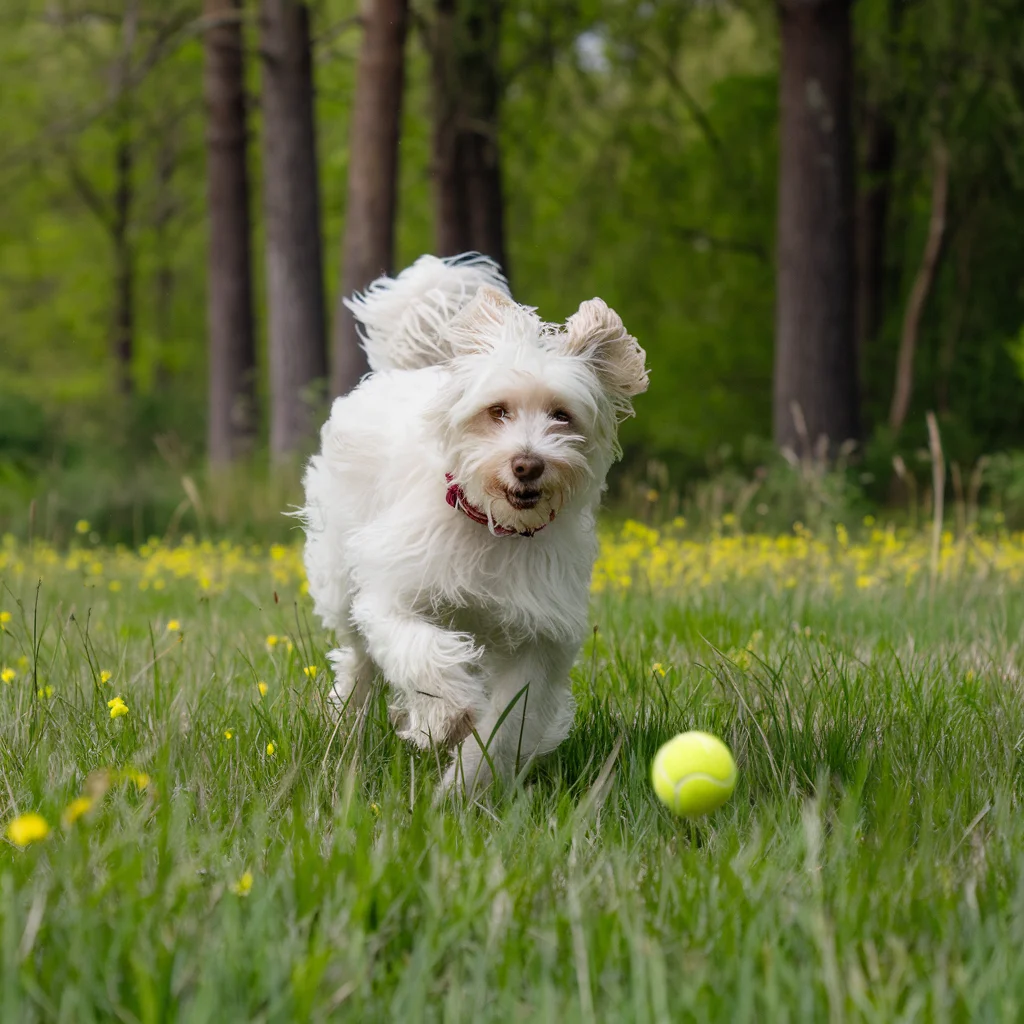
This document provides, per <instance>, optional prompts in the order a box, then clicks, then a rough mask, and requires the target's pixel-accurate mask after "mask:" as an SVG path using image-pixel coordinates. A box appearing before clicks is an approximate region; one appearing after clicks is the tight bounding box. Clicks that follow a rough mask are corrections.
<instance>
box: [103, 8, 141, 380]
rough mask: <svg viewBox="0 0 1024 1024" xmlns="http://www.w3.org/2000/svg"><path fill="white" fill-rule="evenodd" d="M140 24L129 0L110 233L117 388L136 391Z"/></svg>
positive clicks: (118, 82) (117, 72)
mask: <svg viewBox="0 0 1024 1024" xmlns="http://www.w3.org/2000/svg"><path fill="white" fill-rule="evenodd" d="M138 29H139V0H126V2H125V5H124V14H123V16H122V19H121V48H120V53H119V55H118V59H117V62H116V63H115V65H114V69H113V81H114V86H115V88H116V90H117V96H118V100H117V103H116V105H115V111H116V124H115V132H116V135H117V145H116V147H115V150H114V195H113V211H112V216H111V220H110V235H111V240H112V242H113V245H114V329H113V337H112V339H111V340H112V344H113V355H114V366H115V375H116V376H115V379H116V382H117V390H118V393H119V394H121V395H123V396H125V397H128V396H130V395H131V394H132V392H133V391H134V379H133V377H132V357H133V355H134V348H135V253H134V250H133V248H132V239H131V223H132V212H133V209H132V208H133V206H134V203H135V181H134V177H135V149H134V141H135V140H134V138H133V136H132V132H133V128H134V125H133V121H134V104H133V102H132V101H133V98H134V97H133V93H132V84H131V75H132V56H133V51H134V48H135V40H136V36H137V34H138Z"/></svg>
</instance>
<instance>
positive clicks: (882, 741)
mask: <svg viewBox="0 0 1024 1024" xmlns="http://www.w3.org/2000/svg"><path fill="white" fill-rule="evenodd" d="M1022 580H1024V535H1017V534H1010V533H1007V532H1005V531H996V532H993V533H991V534H986V535H982V534H979V533H977V532H974V531H970V530H969V531H967V532H965V533H963V534H962V535H961V536H956V537H954V536H953V535H952V534H949V533H947V534H943V535H942V536H941V537H936V538H935V543H934V544H933V542H932V538H931V537H929V536H924V535H918V534H916V533H907V532H905V531H901V530H897V529H895V528H893V527H886V526H884V525H879V524H875V523H873V522H871V521H870V520H869V521H867V522H865V523H863V524H860V523H858V524H856V525H855V526H854V525H853V524H851V526H850V528H849V530H847V529H845V528H843V527H840V528H838V529H837V530H836V531H835V534H834V535H833V534H830V535H828V536H825V537H823V536H819V535H812V534H811V533H810V532H808V531H806V530H803V529H802V528H800V527H797V529H796V530H795V531H794V532H793V533H792V534H788V535H786V536H781V537H768V536H758V535H744V534H741V533H739V532H738V531H737V527H736V524H735V523H734V522H732V521H730V520H729V518H728V517H726V519H725V520H724V521H723V522H722V523H721V524H720V525H719V527H718V528H717V529H716V530H715V531H714V532H713V533H712V534H711V535H710V536H701V537H697V536H693V535H691V533H690V532H689V530H688V528H687V526H686V524H685V523H684V522H682V521H677V522H675V523H670V524H667V525H666V526H665V527H664V528H662V529H660V530H654V529H652V528H650V527H648V526H644V525H640V524H638V523H626V524H625V525H623V526H620V527H617V528H615V529H612V528H609V530H608V532H607V534H606V536H605V538H604V542H603V547H602V555H601V559H600V562H599V564H598V566H597V569H596V572H595V580H594V598H593V622H594V633H593V637H592V639H591V641H590V642H589V643H588V645H587V647H586V649H585V651H584V653H583V655H582V656H581V658H580V660H579V663H578V665H577V667H576V669H575V674H574V689H575V692H576V694H577V699H578V709H577V715H576V725H575V728H574V730H573V732H572V734H571V736H570V738H569V739H568V740H567V741H566V742H565V744H564V745H563V746H562V748H560V750H559V751H558V752H557V753H556V754H555V755H553V756H551V757H549V758H548V759H546V760H545V761H543V762H542V763H540V764H539V765H537V766H536V767H535V768H534V769H532V770H531V771H530V772H529V773H528V774H526V776H525V777H524V778H522V779H520V780H518V782H517V784H516V785H515V786H513V787H511V788H509V789H507V790H505V791H503V792H501V793H495V794H492V796H491V797H489V798H487V799H485V800H482V801H476V802H474V803H472V804H470V805H468V806H463V805H453V804H451V803H449V804H446V805H444V806H441V807H434V806H432V795H433V790H434V787H435V785H436V781H437V779H438V776H439V772H440V767H441V766H440V763H439V762H440V759H439V758H438V757H436V756H433V755H430V754H420V753H413V752H411V751H410V750H409V749H408V748H406V747H404V746H403V745H402V744H401V743H400V742H398V741H397V740H396V739H395V738H394V736H393V735H392V733H391V731H390V727H389V725H388V723H387V714H386V698H385V697H384V695H383V694H377V696H376V697H375V699H374V703H373V706H372V713H371V715H370V716H369V719H368V721H367V723H366V727H365V730H364V731H363V732H362V734H360V733H359V732H357V731H355V730H352V729H350V728H348V726H347V725H346V724H345V723H339V722H337V721H336V720H335V719H334V718H333V717H332V715H331V714H330V713H329V711H328V709H327V708H326V706H325V703H324V696H325V694H326V692H327V689H328V680H327V676H326V673H325V661H324V652H325V650H327V649H328V648H329V639H330V638H329V637H328V636H326V635H325V634H324V632H323V631H322V630H320V629H319V628H318V626H317V625H316V624H315V623H314V622H313V621H312V620H311V617H310V609H309V603H308V598H307V597H306V596H305V594H304V592H303V591H304V586H303V574H302V569H301V564H300V561H299V549H298V548H297V547H295V546H291V545H275V546H271V547H265V548H260V547H253V546H245V545H238V544H232V543H228V542H224V543H221V544H216V543H208V542H199V541H191V540H187V539H186V541H185V542H184V543H182V544H179V545H176V546H173V547H172V546H167V545H165V544H163V543H161V542H159V541H151V542H149V543H148V544H145V545H143V546H142V547H141V548H139V549H137V550H132V549H127V548H118V549H112V548H104V547H101V546H100V545H99V544H98V542H97V539H96V538H95V537H94V536H92V535H91V531H90V527H89V525H88V524H87V523H84V522H82V523H80V524H79V527H78V533H77V535H76V539H75V541H74V542H73V543H72V544H71V546H70V548H64V549H61V550H57V549H54V548H51V547H48V546H46V545H45V544H35V545H33V546H32V547H27V546H25V545H23V544H19V543H18V542H16V541H14V539H13V538H10V537H8V538H5V539H4V540H3V542H2V544H0V831H2V832H3V834H4V837H5V840H6V841H4V842H2V843H0V947H2V959H0V1019H2V1020H3V1021H4V1022H5V1024H6V1022H16V1021H37V1020H39V1021H42V1020H60V1021H74V1022H76V1024H77V1022H88V1021H94V1020H123V1021H144V1022H150V1021H172V1020H180V1021H189V1022H192V1021H240V1020H253V1021H306V1020H326V1019H336V1020H344V1019H351V1020H359V1021H376V1020H380V1021H391V1020H407V1021H419V1020H428V1021H434V1020H436V1021H442V1020H443V1021H470V1020H471V1021H474V1022H479V1021H491V1020H493V1021H502V1022H509V1021H524V1022H525V1021H552V1020H557V1021H559V1022H560V1024H568V1022H574V1021H584V1022H587V1021H637V1022H661V1021H688V1020H689V1021H729V1022H741V1021H768V1020H770V1021H825V1020H827V1021H829V1022H838V1021H860V1020H863V1021H886V1022H889V1021H903V1020H906V1021H911V1020H914V1021H916V1020H921V1021H933V1020H934V1021H943V1020H948V1021H960V1020H967V1019H969V1020H973V1021H989V1020H991V1021H996V1020H1019V1019H1020V1018H1021V1016H1022V1014H1024V817H1022V815H1021V813H1020V809H1019V803H1020V799H1021V796H1022V793H1024V776H1022V754H1021V748H1022V744H1024V709H1022V702H1021V690H1022V684H1021V669H1022V652H1021V642H1022V622H1024V598H1022V590H1021V583H1022ZM687 728H702V729H707V730H709V731H711V732H714V733H717V734H718V735H720V736H722V737H723V738H724V739H725V740H726V742H727V743H729V745H730V746H731V747H732V749H733V751H734V753H735V755H736V759H737V762H738V765H739V772H740V774H739V783H738V787H737V791H736V794H735V796H734V798H733V799H732V800H731V801H730V802H729V803H728V804H727V805H726V806H725V807H724V808H723V809H721V810H720V811H718V812H716V813H715V814H714V815H713V816H710V817H708V818H706V819H702V820H699V821H697V822H692V823H691V822H685V821H681V820H679V819H676V818H673V817H672V816H671V815H670V814H669V813H668V812H667V811H665V810H664V809H663V808H661V807H660V805H659V804H658V803H657V801H656V800H655V798H654V796H653V793H652V791H651V789H650V786H649V782H648V770H649V764H650V760H651V758H652V756H653V754H654V752H655V750H656V749H657V747H658V746H659V744H660V743H662V742H663V741H664V740H666V739H668V738H669V737H670V736H671V735H673V734H674V733H675V732H678V731H681V730H683V729H687Z"/></svg>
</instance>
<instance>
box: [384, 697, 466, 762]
mask: <svg viewBox="0 0 1024 1024" xmlns="http://www.w3.org/2000/svg"><path fill="white" fill-rule="evenodd" d="M391 720H392V722H394V724H395V730H396V731H397V733H398V736H399V737H400V738H401V739H403V740H406V741H407V742H409V743H412V744H414V745H415V746H417V747H419V748H420V749H421V750H427V749H428V748H430V747H454V746H455V745H456V744H459V743H461V742H462V741H463V740H464V739H465V738H466V737H467V736H469V735H470V734H471V733H472V732H473V729H474V728H475V725H476V710H475V709H474V708H463V707H458V706H456V705H452V704H449V703H448V702H447V701H444V700H441V699H440V698H437V697H433V698H432V697H428V696H422V697H421V696H419V695H417V699H416V700H415V701H414V702H413V703H412V704H411V705H410V706H409V707H401V708H392V709H391Z"/></svg>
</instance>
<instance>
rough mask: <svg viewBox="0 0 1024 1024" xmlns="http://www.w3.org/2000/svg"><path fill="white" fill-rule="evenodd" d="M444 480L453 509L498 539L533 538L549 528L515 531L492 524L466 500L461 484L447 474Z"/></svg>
mask: <svg viewBox="0 0 1024 1024" xmlns="http://www.w3.org/2000/svg"><path fill="white" fill-rule="evenodd" d="M444 478H445V480H446V481H447V482H448V491H447V492H446V494H445V496H444V498H445V501H447V502H448V504H449V505H451V507H452V508H456V509H459V510H460V511H461V512H462V513H463V514H464V515H466V516H467V517H468V518H469V519H472V520H473V522H474V523H479V524H480V525H481V526H486V527H487V528H488V529H490V530H491V532H492V533H493V534H494V535H495V536H496V537H515V536H519V537H532V536H533V535H534V534H535V533H539V532H540V531H541V530H543V529H544V527H545V526H547V523H542V524H541V525H540V526H538V527H536V528H535V529H533V530H513V529H510V528H509V527H507V526H499V525H498V524H497V523H492V522H491V520H490V519H488V517H487V513H486V512H484V511H483V509H479V508H477V507H476V505H471V504H470V503H469V502H468V501H467V500H466V492H465V491H464V490H463V489H462V487H461V486H460V485H459V484H457V483H455V482H454V478H453V477H452V475H451V473H445V475H444ZM554 518H555V510H554V509H552V510H551V519H554ZM550 521H551V520H550V519H549V520H548V522H550Z"/></svg>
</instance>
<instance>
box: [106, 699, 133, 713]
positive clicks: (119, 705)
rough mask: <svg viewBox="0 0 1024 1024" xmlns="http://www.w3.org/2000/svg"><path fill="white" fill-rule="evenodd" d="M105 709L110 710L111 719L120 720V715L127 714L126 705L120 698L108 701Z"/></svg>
mask: <svg viewBox="0 0 1024 1024" xmlns="http://www.w3.org/2000/svg"><path fill="white" fill-rule="evenodd" d="M107 707H108V708H110V717H111V718H120V717H121V716H122V715H127V714H128V705H127V704H125V702H124V701H123V700H122V699H121V697H120V696H117V697H115V698H114V699H113V700H108V701H107Z"/></svg>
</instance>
